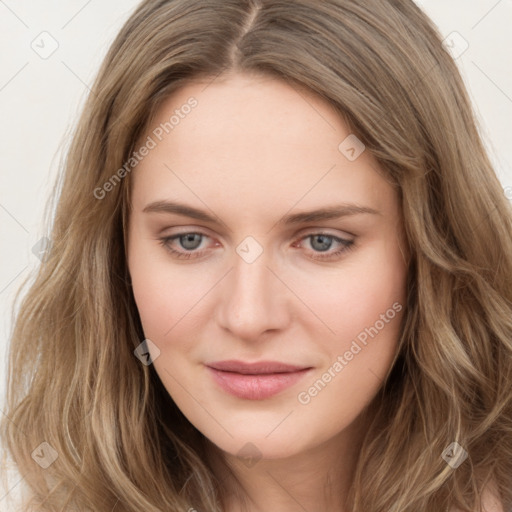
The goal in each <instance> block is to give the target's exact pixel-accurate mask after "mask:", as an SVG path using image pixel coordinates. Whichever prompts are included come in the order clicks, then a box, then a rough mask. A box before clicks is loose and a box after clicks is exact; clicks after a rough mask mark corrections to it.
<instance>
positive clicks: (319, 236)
mask: <svg viewBox="0 0 512 512" xmlns="http://www.w3.org/2000/svg"><path fill="white" fill-rule="evenodd" d="M203 238H210V237H209V236H208V235H205V234H204V233H197V232H188V233H180V234H177V235H173V236H168V237H163V238H160V239H159V241H160V244H161V245H162V246H163V247H164V248H165V249H166V250H167V251H168V252H170V253H171V254H172V256H173V257H174V258H177V259H191V258H192V259H197V258H200V257H202V256H203V255H204V254H205V253H206V252H207V249H202V250H199V251H198V250H197V249H198V248H199V247H200V246H201V241H202V239H203ZM306 239H310V240H311V246H312V247H313V249H314V250H313V251H312V252H313V253H314V256H311V259H313V260H332V259H336V258H337V257H339V256H341V254H342V253H344V252H346V251H348V250H349V249H351V248H352V247H353V244H354V240H346V239H344V238H340V237H337V236H334V235H329V234H326V233H312V234H309V235H306V236H304V237H302V238H301V239H300V240H299V242H302V241H303V240H306ZM174 242H178V243H179V246H181V249H175V248H174V247H173V243H174ZM317 242H318V243H317ZM333 242H334V243H335V244H338V246H339V248H338V249H337V250H335V251H329V250H330V249H331V247H332V245H333ZM324 253H325V254H324Z"/></svg>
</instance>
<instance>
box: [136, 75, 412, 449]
mask: <svg viewBox="0 0 512 512" xmlns="http://www.w3.org/2000/svg"><path fill="white" fill-rule="evenodd" d="M187 105H189V106H188V107H187ZM173 116H174V117H173ZM165 123H167V124H165ZM167 132H168V133H167ZM350 135H351V133H350V131H349V129H348V128H347V126H346V124H345V123H344V122H343V121H342V120H341V119H340V117H339V116H338V115H337V114H336V113H335V112H334V110H333V109H332V108H331V107H330V106H329V104H327V103H325V102H324V101H323V100H322V99H321V98H319V97H316V96H315V95H313V94H311V93H308V92H306V91H300V94H299V92H298V89H294V88H291V87H290V86H289V85H287V84H285V83H283V82H281V81H278V80H275V79H272V78H262V77H258V78H255V77H249V76H241V75H231V76H229V77H224V79H222V80H221V79H220V78H217V79H216V80H215V81H213V82H212V83H211V84H210V85H209V86H208V87H205V83H191V84H189V85H187V86H186V87H184V88H183V89H181V90H179V91H178V92H175V93H174V95H173V96H172V97H170V98H168V99H167V101H166V103H165V104H163V106H162V107H161V109H160V110H159V112H158V113H157V115H156V117H155V118H154V119H153V120H152V123H151V126H150V129H149V131H148V132H147V133H146V134H144V137H142V138H141V139H140V145H139V146H137V147H138V148H140V147H141V146H143V145H146V147H148V148H149V150H148V151H143V150H141V151H140V153H141V154H142V153H147V154H146V155H145V156H144V157H143V159H142V160H141V161H140V163H139V164H138V165H137V166H136V168H134V170H133V171H132V174H131V176H130V179H132V180H133V182H132V204H133V210H132V212H131V214H130V221H129V230H128V245H127V257H128V264H129V271H130V275H131V278H132V284H133V292H134V296H135V301H136V304H137V308H138V311H139V313H140V317H141V321H142V325H143V328H144V334H145V336H146V338H147V339H149V340H151V344H149V343H148V345H149V348H150V351H151V355H152V357H153V364H154V368H155V370H156V372H157V373H158V375H159V377H160V379H161V380H162V382H163V384H164V386H165V388H166V389H167V391H168V392H169V394H170V395H171V397H172V398H173V400H174V401H175V402H176V404H177V405H178V407H179V408H180V409H181V411H182V412H183V414H184V415H185V416H186V417H187V418H188V420H189V421H190V422H191V423H192V424H193V425H194V426H195V427H196V428H197V429H198V430H200V431H201V432H202V433H203V434H204V435H205V436H206V437H207V438H208V439H210V440H211V441H212V442H213V443H214V444H215V445H217V446H218V447H219V448H221V449H222V450H223V451H224V452H226V453H230V454H238V453H239V451H240V450H241V449H243V448H244V446H247V444H246V443H252V445H254V446H255V447H257V450H258V453H259V454H261V456H262V457H267V458H278V457H286V456H290V455H293V454H296V453H300V452H304V451H306V450H308V449H311V448H314V447H315V446H317V445H320V444H321V443H326V442H328V441H329V440H331V439H333V438H334V437H335V436H337V435H338V434H340V433H342V432H343V431H345V430H348V427H349V426H350V425H351V424H353V422H354V421H355V420H356V418H358V417H359V416H360V414H361V412H362V411H363V409H364V408H365V406H367V405H368V404H369V402H370V401H371V400H372V399H373V397H374V396H375V395H376V393H377V391H378V390H379V388H380V387H381V385H382V384H383V379H384V378H385V376H386V374H387V372H388V371H389V369H390V367H391V365H392V362H393V360H394V357H395V355H396V351H397V344H398V335H399V325H400V321H401V317H402V315H403V314H404V309H405V302H404V301H405V291H406V290H405V288H406V287H405V280H406V272H407V265H406V263H405V260H404V254H403V250H402V249H403V244H402V243H401V238H400V233H401V218H400V209H399V201H398V194H397V190H396V189H395V188H394V187H393V186H392V185H391V184H390V183H389V182H388V180H386V179H385V178H384V176H383V174H382V173H381V172H380V169H379V167H378V165H377V162H376V160H375V159H374V158H373V157H372V156H371V155H370V154H369V152H368V151H363V152H362V153H361V154H360V155H359V156H358V153H359V152H360V149H361V147H360V146H357V144H356V143H357V141H356V140H355V139H353V136H352V137H351V138H349V139H348V140H347V141H345V139H346V138H347V137H349V136H350ZM148 137H149V138H148ZM343 141H345V142H344V143H343V144H341V146H340V143H342V142H343ZM351 148H353V150H351ZM177 205H181V206H182V207H181V206H180V207H178V206H177ZM187 208H188V210H187ZM358 208H359V209H358ZM317 210H322V212H323V213H321V212H320V213H317V214H312V213H310V214H308V215H306V212H313V211H317ZM333 212H337V213H333ZM141 341H142V340H141ZM232 360H237V361H241V362H246V363H254V362H261V361H267V362H268V361H272V362H279V363H285V364H287V365H293V367H296V369H295V371H288V372H286V373H284V372H283V370H284V368H279V367H276V366H274V367H272V366H268V365H266V366H265V367H260V368H254V367H253V368H249V369H247V368H245V369H243V368H232V367H231V368H230V367H224V370H222V369H221V370H213V369H212V368H211V367H210V365H215V363H218V362H223V361H232ZM217 366H220V365H217ZM297 368H299V369H300V370H298V369H297ZM229 369H231V370H233V369H234V370H236V371H227V370H229ZM286 369H287V370H291V368H286ZM243 372H245V373H243ZM247 372H249V373H252V375H249V374H247ZM263 373H266V374H263ZM256 374H258V375H256Z"/></svg>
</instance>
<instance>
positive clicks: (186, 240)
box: [160, 233, 209, 259]
mask: <svg viewBox="0 0 512 512" xmlns="http://www.w3.org/2000/svg"><path fill="white" fill-rule="evenodd" d="M202 238H209V237H208V236H207V235H205V234H203V233H180V234H178V235H173V236H168V237H164V238H160V244H161V245H162V246H163V247H165V249H166V250H167V251H169V252H170V253H171V254H172V255H173V256H174V257H176V258H178V259H190V258H198V257H200V256H202V254H203V253H204V252H205V251H204V250H202V251H196V249H197V248H198V247H199V246H200V245H201V243H200V242H201V240H202ZM175 240H177V241H178V242H179V243H180V245H181V246H182V247H183V248H184V249H185V251H180V250H176V249H174V248H173V247H172V245H171V243H172V242H174V241H175Z"/></svg>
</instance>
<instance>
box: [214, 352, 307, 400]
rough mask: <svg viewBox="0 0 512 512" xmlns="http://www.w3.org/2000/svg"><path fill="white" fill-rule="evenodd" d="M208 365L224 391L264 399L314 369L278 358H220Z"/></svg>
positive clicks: (246, 397) (248, 397)
mask: <svg viewBox="0 0 512 512" xmlns="http://www.w3.org/2000/svg"><path fill="white" fill-rule="evenodd" d="M206 367H207V368H208V371H209V372H210V375H211V376H212V378H213V380H214V381H215V382H216V383H217V384H218V385H219V386H220V387H221V388H222V389H223V390H224V391H226V392H228V393H230V394H232V395H234V396H237V397H238V398H244V399H247V400H263V399H265V398H269V397H271V396H274V395H277V394H278V393H280V392H281V391H283V390H285V389H286V388H289V387H290V386H293V385H294V384H296V383H297V382H298V381H299V380H301V379H302V378H303V377H304V376H305V375H306V374H307V373H309V372H310V370H312V368H311V367H304V366H293V365H289V364H285V363H279V362H275V361H260V362H257V363H244V362H242V361H233V360H231V361H219V362H215V363H210V364H207V365H206Z"/></svg>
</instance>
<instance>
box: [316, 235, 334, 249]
mask: <svg viewBox="0 0 512 512" xmlns="http://www.w3.org/2000/svg"><path fill="white" fill-rule="evenodd" d="M315 240H320V247H318V246H317V247H315V245H316V244H315ZM322 240H323V242H322ZM325 240H328V241H329V242H326V241H325ZM331 243H332V240H330V237H329V236H328V235H315V236H313V243H312V245H313V248H315V249H317V250H319V251H327V250H328V249H329V248H330V246H331Z"/></svg>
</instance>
